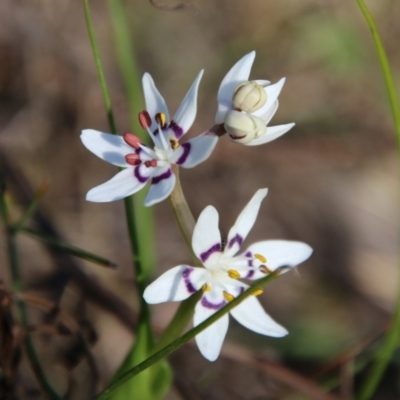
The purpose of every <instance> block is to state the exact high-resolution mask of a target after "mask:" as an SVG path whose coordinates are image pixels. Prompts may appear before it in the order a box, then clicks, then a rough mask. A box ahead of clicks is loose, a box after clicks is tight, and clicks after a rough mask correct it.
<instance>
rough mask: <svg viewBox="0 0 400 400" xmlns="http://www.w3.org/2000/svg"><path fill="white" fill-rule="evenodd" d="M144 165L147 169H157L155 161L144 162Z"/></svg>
mask: <svg viewBox="0 0 400 400" xmlns="http://www.w3.org/2000/svg"><path fill="white" fill-rule="evenodd" d="M144 165H145V166H146V167H147V168H150V167H153V168H154V167H157V160H149V161H145V162H144Z"/></svg>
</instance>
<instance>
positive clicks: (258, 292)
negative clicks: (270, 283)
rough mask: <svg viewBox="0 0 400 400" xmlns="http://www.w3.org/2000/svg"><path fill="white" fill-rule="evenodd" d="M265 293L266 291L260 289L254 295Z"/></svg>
mask: <svg viewBox="0 0 400 400" xmlns="http://www.w3.org/2000/svg"><path fill="white" fill-rule="evenodd" d="M263 293H264V290H262V289H258V290H256V291H255V292H254V293H253V296H259V295H260V294H263Z"/></svg>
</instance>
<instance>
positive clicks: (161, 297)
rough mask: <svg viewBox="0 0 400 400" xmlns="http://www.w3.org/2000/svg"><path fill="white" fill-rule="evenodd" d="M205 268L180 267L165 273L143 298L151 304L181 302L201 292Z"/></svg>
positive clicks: (146, 291) (148, 288)
mask: <svg viewBox="0 0 400 400" xmlns="http://www.w3.org/2000/svg"><path fill="white" fill-rule="evenodd" d="M205 273H206V270H205V269H204V268H194V267H190V266H189V265H179V266H177V267H174V268H171V269H170V270H168V271H167V272H165V273H163V274H162V275H161V276H160V277H159V278H157V279H156V280H155V281H154V282H153V283H151V284H150V285H149V286H147V288H146V290H145V291H144V293H143V297H144V299H145V300H146V302H147V303H149V304H158V303H164V302H166V301H181V300H185V299H187V298H188V297H189V296H190V295H192V294H193V293H195V292H197V291H198V290H200V288H201V286H202V285H203V284H204V283H205Z"/></svg>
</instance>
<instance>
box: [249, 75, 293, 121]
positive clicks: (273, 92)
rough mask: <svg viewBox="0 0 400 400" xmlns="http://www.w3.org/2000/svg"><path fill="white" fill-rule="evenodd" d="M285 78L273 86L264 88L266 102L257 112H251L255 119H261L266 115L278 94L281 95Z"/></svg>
mask: <svg viewBox="0 0 400 400" xmlns="http://www.w3.org/2000/svg"><path fill="white" fill-rule="evenodd" d="M285 80H286V79H285V78H282V79H281V80H279V81H278V82H277V83H275V84H273V85H268V86H266V87H265V88H264V90H265V91H266V92H267V102H266V103H265V104H264V105H263V106H262V107H261V108H260V109H258V110H257V111H254V112H253V115H255V116H257V117H261V116H263V115H264V114H266V113H267V111H268V110H269V109H270V107H272V106H273V105H274V103H275V101H276V100H277V99H278V96H279V94H280V93H281V90H282V87H283V85H284V84H285Z"/></svg>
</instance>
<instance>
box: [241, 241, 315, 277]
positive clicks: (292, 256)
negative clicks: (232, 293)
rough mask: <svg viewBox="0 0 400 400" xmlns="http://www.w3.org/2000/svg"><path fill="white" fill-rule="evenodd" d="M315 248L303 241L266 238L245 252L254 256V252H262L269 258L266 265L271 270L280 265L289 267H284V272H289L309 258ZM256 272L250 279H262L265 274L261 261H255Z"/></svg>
mask: <svg viewBox="0 0 400 400" xmlns="http://www.w3.org/2000/svg"><path fill="white" fill-rule="evenodd" d="M312 252H313V250H312V248H311V247H310V246H309V245H308V244H306V243H303V242H296V241H290V240H264V241H262V242H257V243H254V244H252V245H251V246H250V247H249V248H248V249H247V250H246V252H245V253H244V254H246V256H249V257H250V256H252V255H254V254H261V255H262V256H264V257H265V258H266V259H267V262H266V266H267V268H268V269H269V270H270V271H275V270H276V269H277V268H280V267H288V269H287V270H286V269H283V270H282V272H287V271H288V270H289V269H290V268H292V267H295V266H296V265H299V264H301V263H302V262H304V261H305V260H307V259H308V258H309V257H310V256H311V254H312ZM253 264H254V270H253V269H252V271H254V274H252V276H251V277H248V279H252V280H253V279H260V278H262V277H264V276H265V274H263V273H262V272H260V271H259V269H258V266H259V265H261V262H259V261H253Z"/></svg>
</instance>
